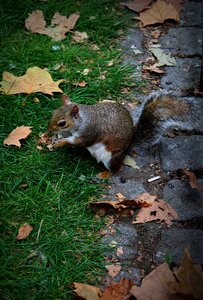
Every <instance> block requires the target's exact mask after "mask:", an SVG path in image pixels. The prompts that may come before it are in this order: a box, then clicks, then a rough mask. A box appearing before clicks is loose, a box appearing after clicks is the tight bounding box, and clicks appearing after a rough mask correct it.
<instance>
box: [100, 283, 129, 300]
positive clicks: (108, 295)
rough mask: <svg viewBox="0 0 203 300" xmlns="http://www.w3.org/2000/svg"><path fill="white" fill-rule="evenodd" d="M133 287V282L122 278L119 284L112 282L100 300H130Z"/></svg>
mask: <svg viewBox="0 0 203 300" xmlns="http://www.w3.org/2000/svg"><path fill="white" fill-rule="evenodd" d="M132 286H133V281H132V280H130V279H128V278H121V280H120V281H119V282H112V283H111V285H110V286H109V287H107V288H106V289H105V290H104V292H103V294H102V296H101V298H100V300H124V299H126V300H127V299H129V297H130V293H129V292H130V289H131V287H132Z"/></svg>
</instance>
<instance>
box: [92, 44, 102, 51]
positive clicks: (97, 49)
mask: <svg viewBox="0 0 203 300" xmlns="http://www.w3.org/2000/svg"><path fill="white" fill-rule="evenodd" d="M90 49H92V50H94V51H99V50H100V48H99V47H98V46H97V45H96V44H92V45H91V46H90Z"/></svg>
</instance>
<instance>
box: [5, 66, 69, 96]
mask: <svg viewBox="0 0 203 300" xmlns="http://www.w3.org/2000/svg"><path fill="white" fill-rule="evenodd" d="M63 81H64V80H63V79H60V80H58V81H56V82H55V81H53V80H52V78H51V75H50V74H49V72H48V71H46V70H44V69H41V68H39V67H32V68H29V69H27V71H26V73H25V75H23V76H20V77H17V76H15V75H13V74H11V73H9V72H3V80H2V81H1V85H2V86H1V88H0V91H2V92H3V93H4V94H6V95H13V94H19V93H25V94H31V93H36V92H42V93H44V94H48V95H53V92H58V93H63V91H62V90H61V89H60V88H59V87H58V85H59V84H60V83H61V82H63Z"/></svg>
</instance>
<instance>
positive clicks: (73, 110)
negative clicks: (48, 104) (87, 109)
mask: <svg viewBox="0 0 203 300" xmlns="http://www.w3.org/2000/svg"><path fill="white" fill-rule="evenodd" d="M70 115H71V117H74V118H75V119H77V118H78V116H79V107H78V106H77V105H74V106H73V107H72V108H71V111H70Z"/></svg>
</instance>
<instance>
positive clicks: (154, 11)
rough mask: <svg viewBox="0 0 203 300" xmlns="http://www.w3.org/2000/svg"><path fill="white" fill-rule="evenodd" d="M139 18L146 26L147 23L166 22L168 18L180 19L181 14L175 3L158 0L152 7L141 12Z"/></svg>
mask: <svg viewBox="0 0 203 300" xmlns="http://www.w3.org/2000/svg"><path fill="white" fill-rule="evenodd" d="M137 19H138V20H140V21H141V22H142V26H143V27H145V26H147V25H152V24H157V23H164V21H165V20H168V19H172V20H175V21H179V14H178V12H177V10H176V9H175V8H174V6H173V5H171V4H167V3H166V2H164V1H163V0H158V1H156V2H155V3H154V4H153V5H152V6H151V7H150V8H148V9H146V10H145V11H143V12H141V13H140V16H139V17H137Z"/></svg>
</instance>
